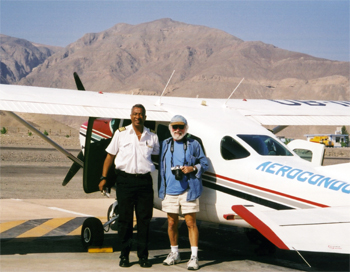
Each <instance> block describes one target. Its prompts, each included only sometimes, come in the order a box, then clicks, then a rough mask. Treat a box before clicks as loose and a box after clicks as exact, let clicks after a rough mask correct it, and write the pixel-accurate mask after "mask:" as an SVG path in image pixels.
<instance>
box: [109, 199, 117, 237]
mask: <svg viewBox="0 0 350 272" xmlns="http://www.w3.org/2000/svg"><path fill="white" fill-rule="evenodd" d="M118 218H119V209H118V201H116V202H114V203H113V204H112V205H111V206H109V208H108V212H107V220H108V221H110V220H111V219H115V220H114V221H113V222H112V223H110V225H109V227H110V228H111V229H112V230H118Z"/></svg>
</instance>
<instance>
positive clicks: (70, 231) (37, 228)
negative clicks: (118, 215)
mask: <svg viewBox="0 0 350 272" xmlns="http://www.w3.org/2000/svg"><path fill="white" fill-rule="evenodd" d="M86 218H87V217H71V218H51V219H35V220H20V221H11V222H4V223H0V239H13V238H29V237H53V236H66V235H80V233H81V226H82V224H83V223H84V221H85V219H86ZM99 219H100V220H101V221H102V222H106V221H107V218H106V217H104V218H103V217H102V218H99Z"/></svg>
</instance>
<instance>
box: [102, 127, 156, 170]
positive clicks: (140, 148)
mask: <svg viewBox="0 0 350 272" xmlns="http://www.w3.org/2000/svg"><path fill="white" fill-rule="evenodd" d="M106 151H107V152H108V153H109V154H112V155H117V154H118V156H116V157H115V160H114V164H115V168H116V169H118V170H121V171H124V172H126V173H129V174H146V173H148V172H152V171H154V170H155V166H154V164H153V163H152V160H151V155H158V154H159V142H158V137H157V135H156V134H154V133H153V132H150V130H149V129H148V128H146V127H144V129H143V132H142V135H141V138H140V140H139V139H138V137H137V135H136V133H135V130H134V129H133V127H132V125H129V126H127V127H125V128H124V127H123V128H120V129H118V130H117V131H116V133H115V134H114V136H113V138H112V141H111V143H110V144H109V146H108V147H107V148H106Z"/></svg>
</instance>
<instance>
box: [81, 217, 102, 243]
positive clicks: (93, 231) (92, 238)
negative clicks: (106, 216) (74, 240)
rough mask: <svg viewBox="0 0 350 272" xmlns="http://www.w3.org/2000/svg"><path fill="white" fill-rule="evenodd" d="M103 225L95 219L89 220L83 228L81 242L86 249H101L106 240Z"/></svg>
mask: <svg viewBox="0 0 350 272" xmlns="http://www.w3.org/2000/svg"><path fill="white" fill-rule="evenodd" d="M103 235H104V231H103V225H102V223H101V221H100V220H99V219H97V218H95V217H89V218H87V219H86V220H85V221H84V223H83V226H82V228H81V242H82V244H83V246H84V247H85V248H88V247H89V246H96V247H100V246H102V244H103V239H104V236H103Z"/></svg>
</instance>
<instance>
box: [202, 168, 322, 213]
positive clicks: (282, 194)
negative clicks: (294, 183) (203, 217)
mask: <svg viewBox="0 0 350 272" xmlns="http://www.w3.org/2000/svg"><path fill="white" fill-rule="evenodd" d="M205 174H207V175H209V176H212V177H217V178H220V179H223V180H227V181H230V182H234V183H237V184H240V185H244V186H247V187H250V188H254V189H257V190H260V191H264V192H268V193H271V194H275V195H279V196H283V197H286V198H290V199H294V200H297V201H300V202H304V203H307V204H311V205H314V206H317V207H320V208H327V207H329V206H327V205H324V204H320V203H316V202H313V201H310V200H306V199H303V198H299V197H295V196H291V195H287V194H284V193H281V192H277V191H274V190H270V189H267V188H264V187H260V186H256V185H252V184H249V183H245V182H243V181H239V180H235V179H231V178H228V177H224V176H221V175H217V174H214V173H210V172H205Z"/></svg>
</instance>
